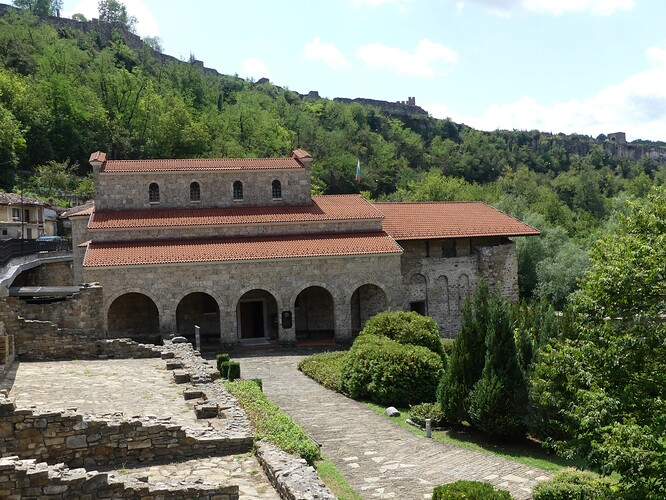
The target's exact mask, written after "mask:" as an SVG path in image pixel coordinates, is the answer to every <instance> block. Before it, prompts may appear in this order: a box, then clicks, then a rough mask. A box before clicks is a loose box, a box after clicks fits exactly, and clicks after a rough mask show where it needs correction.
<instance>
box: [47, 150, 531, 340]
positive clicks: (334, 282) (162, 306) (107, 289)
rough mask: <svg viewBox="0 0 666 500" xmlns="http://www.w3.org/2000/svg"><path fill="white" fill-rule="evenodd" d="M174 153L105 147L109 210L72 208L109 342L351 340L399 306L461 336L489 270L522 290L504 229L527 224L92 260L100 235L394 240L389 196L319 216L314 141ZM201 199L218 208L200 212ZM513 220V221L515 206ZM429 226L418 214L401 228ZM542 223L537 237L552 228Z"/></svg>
mask: <svg viewBox="0 0 666 500" xmlns="http://www.w3.org/2000/svg"><path fill="white" fill-rule="evenodd" d="M165 161H167V162H170V163H168V165H169V168H170V169H171V170H168V171H166V168H165V165H167V164H165V163H160V162H163V160H156V161H154V162H153V161H152V160H145V161H143V160H139V161H137V162H135V163H133V162H131V161H124V162H115V163H114V162H113V161H109V162H107V160H106V155H105V154H103V153H101V152H97V153H94V154H93V155H92V156H91V164H92V165H93V172H94V180H95V190H96V191H95V211H96V213H99V214H102V215H100V219H99V220H97V219H95V214H93V216H92V218H91V217H90V216H89V215H87V214H85V215H76V214H75V215H74V216H72V237H73V242H74V252H75V255H74V267H73V274H74V281H75V282H89V283H99V284H100V285H101V286H102V289H103V299H102V304H101V306H100V307H99V310H100V311H101V323H100V327H99V331H101V332H102V336H104V337H106V338H116V337H125V336H129V337H131V338H132V339H134V340H137V341H140V342H156V341H159V340H160V337H161V338H169V337H170V336H172V335H184V336H186V337H188V338H193V336H194V326H195V325H198V326H199V327H201V334H202V336H203V337H204V339H213V338H214V339H217V340H219V342H220V343H221V344H223V345H227V346H230V347H231V346H233V345H234V344H237V343H239V342H240V343H243V342H254V341H256V340H257V339H264V340H267V339H269V340H270V339H273V340H278V341H279V342H280V343H282V344H288V345H289V344H294V343H296V342H297V340H299V339H300V338H303V337H304V336H307V337H308V338H309V337H311V336H313V335H315V336H322V335H323V336H330V337H333V338H334V339H335V341H336V342H338V343H350V342H351V341H352V340H353V338H354V335H355V334H357V333H358V332H359V331H360V330H361V329H362V328H363V325H364V324H365V321H367V319H369V318H370V317H371V316H372V315H374V314H376V313H377V312H379V311H382V310H391V309H403V310H414V311H417V312H420V313H422V314H426V315H430V316H432V317H433V318H434V319H435V320H436V321H437V323H438V324H439V326H440V331H441V334H442V335H443V336H448V337H452V336H455V334H456V333H457V329H458V327H459V324H460V312H461V309H462V304H463V303H464V301H465V299H467V298H468V297H469V296H470V295H471V294H472V293H473V292H474V290H475V288H476V285H477V283H478V282H479V281H480V280H486V281H487V282H488V283H489V285H490V286H491V287H493V288H499V289H500V291H501V293H502V294H503V295H504V296H506V297H508V298H510V299H517V297H518V285H517V258H516V250H515V245H514V244H513V242H512V241H511V240H509V238H508V237H507V236H503V234H514V233H503V232H502V229H500V230H497V231H495V230H493V231H491V232H489V233H483V232H482V233H480V234H479V236H474V237H463V235H465V234H467V230H466V228H465V227H464V226H463V227H462V228H459V229H456V231H461V236H460V237H457V236H456V233H451V232H442V231H439V233H437V234H443V235H445V237H436V236H432V237H425V238H424V237H422V236H418V237H414V238H411V237H407V238H405V237H403V238H398V237H395V240H392V241H393V243H392V244H395V243H396V242H397V244H398V245H399V247H395V248H397V250H395V251H393V252H392V253H391V252H382V251H377V252H375V253H373V252H372V251H368V252H366V253H364V252H361V251H356V250H355V248H353V246H350V247H349V251H348V252H346V253H345V254H343V255H340V254H338V255H329V254H327V252H326V249H322V250H321V251H320V252H319V254H318V255H313V256H309V257H308V256H299V255H295V256H287V257H271V258H261V257H259V258H257V257H256V256H255V257H244V256H238V258H230V259H217V260H216V259H214V258H212V259H211V258H206V259H203V260H196V259H188V256H187V255H181V256H180V257H177V258H176V259H174V257H173V256H170V257H168V258H163V259H158V260H155V261H154V262H152V261H151V262H150V263H143V264H141V263H138V262H133V261H132V262H130V261H127V260H123V259H124V258H125V257H123V258H120V260H118V261H117V262H115V261H114V262H112V263H110V264H104V263H102V264H100V263H99V262H97V263H94V264H90V265H88V264H86V265H84V262H87V260H86V258H87V255H88V253H89V252H90V248H91V247H89V246H87V245H88V242H90V241H92V242H93V243H92V245H93V246H96V247H95V248H97V247H99V246H104V245H106V246H105V247H104V248H107V249H108V248H111V249H112V250H110V251H115V252H118V255H125V254H124V252H126V249H129V248H130V247H132V246H133V245H134V246H136V245H142V244H143V243H142V242H151V245H152V242H157V243H158V247H159V248H158V249H157V250H154V248H155V246H154V245H153V246H151V249H150V250H148V249H146V252H148V251H150V252H154V251H156V252H165V251H168V248H170V245H173V242H177V241H188V240H189V241H216V242H220V241H226V240H225V239H226V238H229V239H230V238H246V239H252V238H256V239H257V241H261V245H265V246H266V248H267V249H268V248H269V247H270V246H271V244H272V241H271V237H276V238H291V239H293V240H294V241H296V242H298V241H301V240H300V238H304V239H305V238H306V237H307V235H317V236H318V235H324V234H326V235H333V237H334V238H337V237H338V236H337V235H343V234H344V235H347V236H348V235H350V234H351V235H353V234H361V233H368V234H369V233H371V234H373V235H379V237H381V238H389V239H390V231H388V230H387V231H386V232H384V229H383V225H384V223H383V220H382V212H381V210H380V208H378V206H379V205H382V204H379V205H375V206H374V209H373V208H372V207H370V206H369V204H368V203H367V202H365V201H363V200H362V199H360V198H358V199H357V201H354V202H353V203H356V204H357V205H353V206H354V207H358V209H359V210H365V212H359V213H363V214H364V215H362V216H361V215H356V216H354V215H350V214H349V213H346V214H345V215H342V216H340V217H336V216H331V217H329V216H328V215H327V214H329V212H326V210H330V208H326V209H322V210H323V212H322V213H323V214H324V215H326V217H323V216H322V217H319V212H316V211H315V213H313V212H312V210H309V211H308V210H305V209H304V208H300V209H299V207H312V206H316V207H317V210H319V207H320V205H318V204H313V203H312V198H311V197H310V163H311V161H312V158H311V157H310V156H309V155H308V154H307V153H306V152H304V151H302V150H298V151H295V152H294V154H293V155H292V158H291V160H289V159H287V163H285V164H282V163H280V166H279V167H274V166H270V165H272V163H270V162H268V161H266V160H264V159H259V160H248V159H245V160H238V162H239V163H238V168H235V166H234V168H227V166H228V165H229V162H228V161H227V162H226V163H224V165H226V166H225V167H224V168H222V167H220V165H222V163H220V164H218V165H217V166H215V165H214V163H209V164H203V163H202V164H201V165H199V164H196V165H195V164H191V163H188V162H189V161H190V160H183V161H182V163H178V160H165ZM193 161H196V160H193ZM203 161H212V162H215V161H219V162H222V160H202V162H203ZM231 161H232V162H233V160H231ZM280 161H282V160H280ZM289 161H292V163H288V162H289ZM151 162H153V163H151ZM248 162H249V163H248ZM253 162H254V163H253ZM293 162H295V163H293ZM206 165H208V166H206ZM248 165H249V166H248ZM283 165H291V166H289V167H288V168H287V167H284V166H283ZM232 166H233V165H232ZM275 180H279V181H280V185H281V196H280V197H279V198H275V197H274V196H273V195H274V194H275V193H274V192H272V191H271V186H272V183H273V182H274V181H275ZM236 181H240V182H242V183H243V199H242V201H239V200H235V199H234V193H233V184H234V182H236ZM193 182H196V183H197V186H198V189H200V194H201V198H200V200H197V201H191V197H190V194H191V193H190V188H191V184H192V183H193ZM151 184H154V185H159V202H155V196H153V202H151V201H150V191H151V187H150V186H151ZM326 199H327V201H326V206H327V207H333V206H336V205H335V203H336V202H335V201H334V198H333V197H331V198H328V197H326ZM318 203H319V202H318ZM346 203H350V202H346ZM273 207H287V209H289V210H293V211H295V213H298V214H300V213H301V212H299V210H302V213H303V216H302V217H303V219H297V218H293V217H292V218H289V217H287V218H280V217H281V215H279V214H280V213H279V212H278V211H277V210H276V211H274V212H271V210H272V208H273ZM200 209H208V210H209V211H208V212H201V211H199V212H197V211H198V210H200ZM463 209H466V207H463ZM471 209H472V210H473V209H474V208H473V207H472V208H471ZM210 210H218V211H217V212H214V215H210V217H213V216H214V217H218V219H216V220H218V221H219V222H217V223H208V222H205V221H202V222H197V223H196V224H193V223H188V221H187V220H183V218H188V217H197V216H198V215H199V214H202V213H205V214H211V213H212V212H210ZM355 210H356V209H355ZM490 210H492V209H490ZM220 211H222V212H220ZM290 213H291V212H290ZM331 213H332V212H331ZM419 213H420V215H419V217H427V216H428V210H427V207H426V208H425V210H424V211H422V212H419ZM456 213H460V212H456ZM495 213H497V214H500V213H499V212H497V211H495ZM104 214H106V215H104ZM174 214H175V215H174ZM239 214H240V215H239ZM248 214H250V215H248ZM257 214H259V215H257ZM463 214H464V212H463ZM105 217H106V218H105ZM207 217H208V215H207ZM235 217H236V218H237V219H238V220H236V219H234V218H235ZM243 217H245V218H243ZM501 217H504V218H506V219H510V218H509V217H507V216H506V215H504V214H501ZM156 220H157V222H154V221H156ZM197 220H200V219H197ZM510 220H511V221H512V222H518V221H515V220H514V219H510ZM105 221H106V222H105ZM126 221H127V223H125V222H126ZM165 221H166V222H165ZM419 222H420V221H419V220H418V219H416V220H411V219H405V220H403V221H402V222H401V224H403V225H407V226H409V225H410V224H412V223H414V224H418V223H419ZM529 229H530V230H531V231H532V232H531V233H530V232H528V233H529V234H538V231H535V230H533V229H532V228H529ZM387 232H388V233H389V234H388V235H387ZM528 233H520V232H519V233H517V234H528ZM403 234H410V232H409V230H407V231H406V232H403ZM433 234H434V233H433ZM486 234H497V235H496V236H486ZM260 239H261V240H260ZM114 248H115V249H116V250H113V249H114ZM146 248H147V247H146ZM105 251H106V250H105ZM267 251H268V250H267ZM399 252H401V253H399ZM160 255H161V254H160ZM127 258H129V257H127ZM40 317H41V316H40Z"/></svg>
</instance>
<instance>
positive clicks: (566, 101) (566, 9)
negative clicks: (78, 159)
mask: <svg viewBox="0 0 666 500" xmlns="http://www.w3.org/2000/svg"><path fill="white" fill-rule="evenodd" d="M124 3H125V5H127V7H128V10H129V12H130V13H131V14H133V15H135V16H136V17H137V19H138V20H139V23H138V25H137V31H138V33H139V34H140V35H142V36H147V35H148V36H158V37H159V38H160V39H161V41H162V46H163V48H164V51H165V52H166V53H168V54H171V55H173V56H176V57H180V58H182V59H188V58H189V56H190V53H192V54H194V56H195V57H196V58H197V59H200V60H202V61H203V62H204V64H205V65H206V66H207V67H210V68H215V69H217V70H218V71H219V72H221V73H227V74H238V75H239V76H241V77H245V78H254V79H255V80H256V79H259V78H261V77H268V78H270V80H271V81H272V82H273V83H275V84H276V85H280V86H283V87H288V88H289V89H291V90H295V91H297V92H300V93H307V92H308V91H310V90H317V91H318V92H319V94H320V95H321V96H322V97H329V98H333V97H349V98H355V97H367V98H374V99H382V100H387V101H398V100H406V99H407V97H408V96H414V97H416V103H417V104H418V105H420V106H421V107H423V108H425V109H426V110H427V111H428V112H430V114H432V115H433V116H435V117H438V118H445V117H447V116H448V117H450V118H452V119H453V120H455V121H457V122H462V123H466V124H468V125H471V126H473V127H476V128H479V129H482V130H494V129H496V128H506V129H522V130H530V129H538V130H541V131H544V132H554V133H557V132H564V133H582V134H589V135H592V136H595V137H596V136H597V135H598V134H600V133H609V132H616V131H624V132H626V133H627V138H628V139H629V140H634V139H639V138H643V139H651V140H666V29H664V20H666V1H663V0H462V1H457V0H319V1H316V0H309V1H304V0H290V1H282V2H278V1H271V0H242V1H238V0H236V1H226V0H217V1H216V0H190V1H189V2H183V1H175V0H127V1H125V2H124ZM76 12H80V13H82V14H84V15H85V16H86V17H88V18H92V17H97V0H65V1H64V9H63V14H64V15H65V16H67V17H69V16H71V15H72V14H73V13H76Z"/></svg>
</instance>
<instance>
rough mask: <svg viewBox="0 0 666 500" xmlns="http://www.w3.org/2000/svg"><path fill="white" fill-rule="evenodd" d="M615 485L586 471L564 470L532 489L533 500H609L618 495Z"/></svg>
mask: <svg viewBox="0 0 666 500" xmlns="http://www.w3.org/2000/svg"><path fill="white" fill-rule="evenodd" d="M616 486H617V483H615V482H613V481H612V480H611V479H609V478H606V477H601V476H599V475H597V474H594V473H592V472H587V471H579V470H575V469H566V470H563V471H560V472H558V473H557V474H555V477H553V479H551V480H549V481H543V482H540V483H539V484H537V485H536V486H535V487H534V488H533V489H532V498H534V500H611V499H613V498H618V497H619V496H620V495H619V494H618V492H617V491H615V487H616Z"/></svg>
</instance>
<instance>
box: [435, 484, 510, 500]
mask: <svg viewBox="0 0 666 500" xmlns="http://www.w3.org/2000/svg"><path fill="white" fill-rule="evenodd" d="M458 499H461V500H462V499H465V500H505V499H506V500H511V494H510V493H509V492H508V491H505V490H496V489H495V488H493V486H492V485H491V484H488V483H482V482H481V481H456V482H455V483H449V484H442V485H440V486H436V487H435V489H434V490H433V492H432V500H458Z"/></svg>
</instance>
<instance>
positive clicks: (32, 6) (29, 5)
mask: <svg viewBox="0 0 666 500" xmlns="http://www.w3.org/2000/svg"><path fill="white" fill-rule="evenodd" d="M14 5H15V6H16V7H18V8H19V9H27V10H29V11H30V12H32V13H33V14H38V15H41V16H60V10H61V9H62V0H14Z"/></svg>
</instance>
